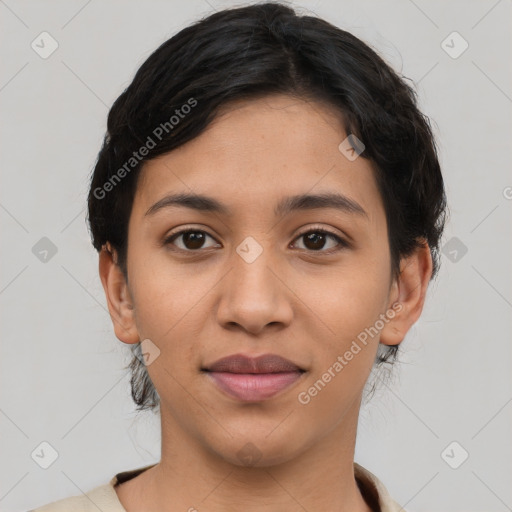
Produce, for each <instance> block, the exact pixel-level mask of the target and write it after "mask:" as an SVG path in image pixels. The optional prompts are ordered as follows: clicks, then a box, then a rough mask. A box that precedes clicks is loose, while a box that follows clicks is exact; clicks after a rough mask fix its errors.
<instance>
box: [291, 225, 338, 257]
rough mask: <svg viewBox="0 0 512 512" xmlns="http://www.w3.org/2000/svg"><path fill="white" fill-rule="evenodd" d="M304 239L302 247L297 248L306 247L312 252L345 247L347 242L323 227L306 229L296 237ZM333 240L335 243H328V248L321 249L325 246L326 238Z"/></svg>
mask: <svg viewBox="0 0 512 512" xmlns="http://www.w3.org/2000/svg"><path fill="white" fill-rule="evenodd" d="M301 238H302V239H303V240H304V243H303V245H304V247H299V249H302V248H304V249H307V250H310V251H314V252H333V251H331V250H330V249H335V250H336V247H338V249H339V248H340V247H347V246H348V244H347V243H346V242H345V241H344V240H343V239H342V238H340V237H339V236H338V235H335V234H334V233H330V232H329V231H327V230H325V229H314V230H310V231H307V232H305V233H302V234H301V235H299V236H298V237H297V240H299V239H301ZM329 239H331V240H334V241H335V242H336V243H335V244H334V245H332V244H331V245H330V246H328V247H327V249H328V250H322V249H325V248H326V244H327V243H328V240H329Z"/></svg>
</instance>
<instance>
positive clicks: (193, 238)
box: [182, 231, 205, 249]
mask: <svg viewBox="0 0 512 512" xmlns="http://www.w3.org/2000/svg"><path fill="white" fill-rule="evenodd" d="M204 235H205V234H204V233H202V232H201V231H188V232H187V233H184V234H183V235H182V236H183V243H184V244H185V246H186V247H187V249H200V248H201V246H202V245H203V243H204ZM188 242H192V246H191V247H190V246H189V244H188Z"/></svg>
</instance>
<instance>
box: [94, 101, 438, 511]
mask: <svg viewBox="0 0 512 512" xmlns="http://www.w3.org/2000/svg"><path fill="white" fill-rule="evenodd" d="M198 108H199V107H198ZM346 136H347V134H346V133H345V132H344V130H343V127H342V124H341V121H340V119H339V116H338V115H337V114H335V112H334V111H333V109H332V108H329V107H328V106H326V105H324V104H322V103H318V102H313V101H305V100H302V99H297V98H293V97H290V96H286V95H272V96H267V97H265V98H260V99H255V100H250V101H247V100H246V101H238V102H236V103H232V104H230V105H228V106H225V108H224V109H223V111H222V112H221V114H220V115H218V116H217V118H216V119H215V121H214V122H213V123H212V124H211V125H210V126H209V127H208V129H207V130H206V131H205V132H203V133H202V134H201V135H200V136H199V137H197V138H195V139H194V140H192V141H190V142H188V143H187V144H185V145H183V146H181V147H180V148H178V149H176V150H174V151H172V152H171V153H169V154H166V155H164V156H162V157H159V158H157V159H155V160H153V161H150V162H147V163H146V164H145V166H144V168H143V170H142V174H141V177H140V178H141V179H140V181H139V183H138V188H137V191H136V195H135V199H134V204H133V210H132V214H131V217H130V222H129V234H128V240H129V243H128V253H127V255H128V256H127V262H128V263H127V274H128V280H126V279H125V277H124V275H123V273H122V272H121V271H120V269H119V267H118V266H117V265H116V263H115V260H116V254H115V251H113V250H110V251H109V250H108V249H109V246H108V244H107V245H106V246H105V248H104V250H102V251H101V253H100V265H99V269H100V276H101V280H102V283H103V286H104V290H105V294H106V298H107V303H108V307H109V310H110V314H111V317H112V321H113V325H114V330H115V333H116V336H117V337H118V338H119V339H120V340H121V341H122V342H124V343H127V344H132V343H137V342H139V341H141V340H145V339H150V340H151V342H152V343H154V344H155V345H156V346H157V347H158V348H159V350H160V354H159V356H158V357H157V358H156V359H155V360H154V361H153V362H152V363H151V364H149V365H148V371H149V374H150V377H151V379H152V381H153V383H154V385H155V387H156V389H157V391H158V393H159V396H160V398H161V426H162V454H161V461H160V463H159V464H157V465H156V466H155V467H153V468H151V469H149V470H147V471H145V472H144V473H142V474H141V475H139V476H138V477H136V478H134V479H132V480H130V481H128V482H126V483H124V484H122V485H119V486H117V487H116V492H117V494H118V497H119V499H120V501H121V503H122V505H123V506H124V507H125V508H126V510H127V511H128V512H139V511H142V510H146V511H147V510H160V511H164V512H170V511H175V510H189V509H190V510H193V509H191V507H195V508H196V509H197V510H199V511H203V510H204V511H206V510H208V511H211V512H217V511H231V510H233V511H234V510H245V511H249V512H251V511H256V510H258V511H261V510H266V511H270V512H274V511H275V512H278V511H279V512H288V511H296V510H304V509H306V510H329V511H339V512H344V511H351V512H368V511H370V508H369V507H368V505H367V504H366V502H365V501H364V499H363V498H362V496H361V494H360V492H359V489H358V487H357V484H356V481H355V478H354V469H353V459H354V449H355V440H356V430H357V420H358V414H359V408H360V404H361V399H362V393H363V388H364V384H365V382H366V380H367V378H368V376H369V373H370V370H371V368H372V364H373V362H374V359H375V354H376V351H377V347H378V344H379V343H383V344H386V345H395V344H398V343H400V342H401V341H402V340H403V338H404V336H405V335H406V333H407V331H408V330H409V329H410V327H411V326H412V325H413V324H414V323H415V322H416V320H417V319H418V318H419V316H420V314H421V311H422V308H423V304H424V300H425V294H426V291H427V287H428V283H429V280H430V277H431V273H432V261H431V255H430V251H429V248H428V246H427V245H426V244H424V245H423V246H422V247H421V248H419V249H417V250H416V251H415V252H414V253H413V254H412V255H411V256H410V257H408V258H407V259H403V260H402V261H401V274H400V276H399V278H398V279H394V278H392V275H391V271H390V267H391V265H390V263H391V262H390V254H389V245H388V238H387V236H388V235H387V225H386V218H385V212H384V206H383V202H382V198H381V197H380V194H379V192H378V189H377V185H376V181H375V178H374V174H373V169H372V164H371V163H370V162H369V161H368V160H367V159H365V158H362V157H359V158H357V159H356V160H354V161H350V160H348V159H347V158H346V157H345V156H344V155H343V154H342V153H341V152H340V150H339V149H338V146H339V144H340V142H341V141H343V140H344V139H345V138H346ZM332 191H336V192H339V193H342V194H344V195H346V196H348V197H349V198H351V199H352V200H353V201H356V202H357V203H359V205H361V206H362V208H363V209H364V210H365V212H366V215H357V214H354V213H349V212H345V211H340V210H337V209H333V208H322V209H314V210H309V211H293V212H290V213H288V214H286V215H281V216H277V217H276V216H275V214H274V206H275V205H276V204H277V203H278V202H279V201H280V200H281V199H282V198H283V197H286V196H290V195H295V194H302V193H320V192H332ZM176 192H194V193H196V194H205V195H208V196H211V197H214V198H215V199H217V200H218V201H220V202H221V203H223V204H224V205H226V206H227V207H229V208H230V209H231V210H232V215H230V216H229V215H227V216H226V215H223V214H217V213H211V212H202V211H197V210H193V209H190V208H185V207H169V208H162V209H160V210H158V211H157V212H155V213H154V214H153V215H145V213H146V211H147V210H148V209H149V208H150V207H151V206H152V205H154V204H155V203H156V202H157V201H159V200H160V199H162V198H163V197H164V196H166V195H167V194H170V193H176ZM319 227H320V228H324V229H328V230H331V231H333V232H334V233H335V234H336V235H338V236H340V238H342V239H343V240H345V241H347V242H349V244H350V245H349V246H346V247H340V246H339V245H338V242H337V240H336V239H333V238H331V237H330V236H327V237H326V238H325V241H324V245H323V246H322V243H321V242H320V243H318V242H317V243H316V245H315V244H314V243H312V242H308V240H307V239H306V237H304V236H299V235H304V234H306V233H310V232H311V231H313V232H317V229H318V228H319ZM184 228H189V229H195V230H202V231H204V232H206V233H207V234H208V235H209V236H207V237H206V238H205V239H204V243H203V245H202V246H201V244H200V243H199V244H196V245H194V243H193V242H190V241H189V240H187V239H186V237H183V236H181V237H180V236H179V237H178V238H177V239H175V240H174V246H173V245H172V244H171V243H170V242H169V244H167V245H165V244H163V243H162V242H163V240H164V239H165V238H166V237H167V236H168V235H169V234H170V233H172V232H175V231H178V230H180V229H184ZM315 228H316V230H315ZM249 236H250V237H253V238H254V239H255V240H256V241H257V242H258V244H259V245H260V246H261V248H262V253H261V254H260V255H259V256H258V257H257V258H256V260H255V261H253V262H252V263H247V262H246V261H245V260H244V259H243V258H242V257H240V256H239V254H238V253H237V252H236V248H237V247H238V246H239V245H240V244H241V242H242V241H243V240H244V239H245V238H246V237H249ZM210 237H211V238H210ZM173 247H174V250H173ZM196 247H199V248H196ZM180 248H181V251H180ZM333 248H334V249H333ZM336 248H339V250H338V251H336V252H333V251H335V250H336ZM187 249H188V251H189V252H185V251H187ZM193 251H196V252H193ZM328 252H330V254H327V253H328ZM393 304H395V305H396V304H399V305H400V306H401V309H400V311H399V312H398V313H396V314H395V315H394V318H392V319H390V320H388V321H387V322H386V323H385V325H384V327H383V328H382V329H381V330H380V332H379V334H378V335H377V336H374V337H373V338H370V340H369V342H368V344H367V345H366V346H365V347H364V348H363V349H362V350H361V351H360V352H359V353H358V354H357V355H355V356H354V357H353V359H352V360H351V361H350V362H348V364H347V365H346V366H345V367H344V368H343V370H342V371H341V372H339V373H338V374H336V377H334V378H332V379H331V381H330V382H329V383H328V384H327V385H326V386H325V387H324V388H323V389H322V390H321V392H319V393H318V394H317V395H316V396H314V397H312V398H311V401H310V402H309V403H308V404H307V405H303V404H301V403H300V402H299V401H298V394H299V393H300V392H302V391H307V390H308V388H310V387H311V386H312V385H313V384H314V383H315V381H317V380H318V379H319V378H321V376H322V374H324V373H325V372H326V371H327V369H328V368H329V367H332V365H333V363H334V362H335V361H336V360H337V357H338V356H339V355H343V354H344V353H345V352H346V350H348V349H349V347H350V345H351V343H352V341H353V340H355V339H356V338H357V335H358V334H359V333H361V332H362V331H364V329H365V328H368V327H370V326H373V325H375V322H376V320H377V319H378V318H379V315H380V314H386V311H389V310H390V308H391V307H392V305H393ZM235 353H244V354H250V355H253V356H256V355H260V354H266V353H272V354H278V355H280V356H282V357H285V358H287V359H289V360H291V361H293V362H294V363H295V364H297V365H298V366H300V367H301V368H303V369H305V370H306V372H305V373H304V374H303V375H302V377H301V378H300V380H299V381H297V382H295V383H294V384H293V385H292V386H291V387H289V388H287V389H286V390H284V391H282V392H281V393H279V394H278V395H276V396H274V397H273V398H271V399H268V400H265V401H261V402H257V403H242V402H240V401H237V400H235V399H233V398H230V397H228V396H227V395H225V394H224V393H223V392H221V391H220V390H219V389H218V388H217V387H216V386H214V385H213V384H212V383H211V382H210V380H209V379H208V377H207V375H205V374H204V373H203V372H201V367H204V366H205V365H206V364H211V363H212V362H214V361H216V360H217V359H219V358H221V357H225V356H227V355H231V354H235ZM249 442H250V443H252V444H253V445H254V447H255V448H254V449H253V451H255V453H256V454H257V455H256V456H255V459H254V461H253V463H252V465H245V464H244V462H243V460H241V459H240V457H239V456H238V455H237V454H238V452H239V451H240V450H241V449H242V448H243V447H244V446H246V444H247V443H249ZM302 507H303V508H302Z"/></svg>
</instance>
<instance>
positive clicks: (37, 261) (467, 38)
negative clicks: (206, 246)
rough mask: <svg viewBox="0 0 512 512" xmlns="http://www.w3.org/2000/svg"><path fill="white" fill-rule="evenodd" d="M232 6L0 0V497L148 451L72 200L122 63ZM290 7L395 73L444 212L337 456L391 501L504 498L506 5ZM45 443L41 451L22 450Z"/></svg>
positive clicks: (18, 505) (6, 502) (123, 466)
mask: <svg viewBox="0 0 512 512" xmlns="http://www.w3.org/2000/svg"><path fill="white" fill-rule="evenodd" d="M231 5H234V4H233V3H230V2H222V1H215V0H208V2H206V1H204V0H193V1H186V2H185V1H182V2H178V1H162V0H160V1H156V0H151V1H144V2H142V1H138V2H137V1H134V0H129V1H128V0H122V1H121V0H103V1H99V0H89V1H86V0H73V1H70V0H67V1H64V0H58V1H57V0H55V1H52V2H40V1H35V0H33V1H14V0H5V1H3V0H2V1H0V20H1V21H0V23H1V25H0V27H1V28H0V34H1V44H0V54H1V62H2V65H1V77H0V106H1V147H2V151H1V165H0V172H1V189H0V227H1V233H2V238H1V240H2V247H1V267H0V307H1V357H0V365H1V366H0V369H1V371H0V379H1V381H0V382H1V388H0V393H1V394H0V432H1V435H0V450H1V455H0V510H1V511H13V512H21V511H26V510H28V509H30V508H33V507H36V506H40V505H42V504H44V503H48V502H50V501H54V500H57V499H60V498H64V497H67V496H71V495H75V494H81V493H82V492H86V491H88V490H90V489H91V488H93V487H95V486H97V485H100V484H103V483H106V482H108V481H109V480H110V479H111V478H112V477H113V476H114V474H115V473H116V472H119V471H124V470H128V469H132V468H136V467H140V466H143V465H147V464H151V463H153V462H157V461H158V460H159V455H160V453H159V450H160V435H159V422H158V418H157V417H155V416H154V415H152V414H151V413H145V414H139V415H137V414H136V413H135V412H134V409H135V407H134V404H133V403H132V401H131V397H130V389H129V373H128V370H125V369H124V368H123V367H124V366H125V365H126V364H127V363H128V361H129V349H128V347H126V346H125V345H123V344H122V343H121V342H119V341H118V340H117V339H116V338H115V336H114V334H113V330H112V327H111V322H110V318H109V316H108V313H107V310H106V304H105V299H104V295H103V290H102V288H101V283H100V280H99V278H98V275H97V253H96V252H95V251H94V249H93V248H92V245H91V244H90V240H89V235H88V232H87V228H86V224H85V209H84V208H85V197H86V193H87V185H88V179H89V175H90V172H91V170H92V167H93V165H94V162H95V158H96V155H97V153H98V151H99V149H100V144H101V141H102V137H103V135H104V131H105V126H106V116H107V113H108V109H109V107H110V106H111V104H112V102H113V101H114V100H115V99H116V98H117V96H118V95H119V94H120V93H121V92H122V91H123V90H124V88H125V87H126V86H127V85H128V84H129V83H130V81H131V79H132V78H133V75H134V73H135V71H136V70H137V69H138V67H139V66H140V64H141V63H142V62H143V61H144V60H145V59H146V58H147V57H148V56H149V54H150V53H151V52H152V51H153V50H154V49H156V47H157V46H159V45H160V44H161V43H162V42H163V41H164V40H166V39H168V38H169V37H170V36H172V35H174V34H175V33H176V32H177V31H178V30H180V29H181V28H183V27H185V26H186V25H188V24H190V23H191V22H193V21H195V20H196V19H197V18H199V17H202V16H205V15H207V14H209V13H211V12H213V10H218V9H221V8H224V7H228V6H231ZM293 5H294V6H298V7H301V9H302V12H307V11H308V10H309V11H311V12H313V13H316V14H318V15H319V16H321V17H323V18H325V19H327V20H328V21H330V22H332V23H334V24H336V25H338V26H339V27H341V28H344V29H346V30H349V31H351V32H352V33H354V34H355V35H356V36H358V37H360V38H362V39H363V40H364V41H366V42H367V43H369V44H370V45H371V46H372V47H373V48H375V49H376V50H377V51H378V52H379V53H380V54H381V55H382V56H383V57H384V58H385V59H386V60H387V62H389V63H390V64H391V65H392V66H393V67H394V68H395V69H397V70H398V71H400V72H401V73H402V74H403V75H404V76H406V77H408V78H409V79H411V80H412V81H414V83H415V87H416V90H417V92H418V95H419V100H420V106H421V108H422V110H423V111H424V112H425V113H426V114H427V115H428V116H429V117H430V118H431V119H432V123H433V126H434V131H435V135H436V137H437V139H438V143H439V151H440V158H441V163H442V168H443V173H444V177H445V182H446V188H447V194H448V200H449V205H450V209H451V218H450V221H449V223H448V225H447V228H446V233H445V236H444V239H443V244H444V249H443V251H444V252H443V255H442V268H441V272H440V274H439V277H438V279H437V280H436V281H435V282H433V283H431V286H430V290H429V294H428V299H427V304H426V306H425V309H424V312H423V315H422V317H421V319H420V320H419V321H418V322H417V323H416V324H415V326H414V327H413V329H412V330H411V331H410V333H409V334H408V335H407V338H406V340H405V341H404V343H403V344H402V356H401V360H402V363H401V364H398V365H396V366H395V369H394V378H393V379H392V380H391V381H389V383H388V384H386V385H382V386H381V389H380V391H379V392H378V393H377V394H376V395H375V397H374V398H373V399H372V401H371V402H370V403H369V404H368V405H367V406H365V407H364V409H363V410H362V411H361V418H360V424H359V431H358V440H357V447H356V457H355V459H356V461H357V462H359V463H360V464H362V465H363V466H365V467H367V468H368V469H369V470H370V471H372V472H374V473H375V474H376V475H377V476H378V477H379V478H380V479H381V480H382V481H383V482H384V484H385V485H386V486H387V488H388V490H389V491H390V493H391V495H392V496H393V497H394V498H395V499H396V500H397V501H398V502H399V503H400V504H401V505H403V506H405V507H406V509H407V510H408V511H410V512H427V511H428V512H436V511H440V512H441V511H451V512H477V511H478V512H483V511H485V512H502V511H506V510H512V491H511V486H510V482H511V481H512V479H511V477H512V457H511V455H512V453H511V439H512V436H510V433H511V432H512V428H511V427H512V421H511V419H512V386H511V378H510V376H511V366H512V357H511V336H510V332H511V321H510V320H511V310H512V286H511V284H512V279H511V261H512V258H511V256H512V254H511V252H512V251H511V246H512V242H511V233H512V230H511V210H512V200H511V198H512V188H511V187H512V175H511V172H510V164H511V155H510V141H511V140H512V139H511V135H512V134H511V131H512V130H511V125H512V116H511V110H512V109H511V107H512V88H511V63H512V55H511V53H512V44H511V26H510V22H511V19H512V17H511V10H512V9H511V2H510V0H501V1H496V0H481V1H467V0H464V1H462V0H458V1H451V2H446V1H440V0H439V1H430V2H427V1H425V0H415V1H412V0H394V1H382V0H381V1H378V0H374V1H355V0H354V1H352V0H351V1H349V0H346V1H335V0H323V1H322V0H319V1H302V2H293ZM42 32H47V34H44V35H41V33H42ZM454 32H457V34H454ZM41 39H43V40H44V43H41ZM56 44H58V47H57V48H56V50H55V51H54V52H53V53H52V54H51V55H49V56H48V55H46V54H45V52H50V51H51V50H52V49H53V48H52V45H53V46H55V45H56ZM466 45H467V48H466ZM43 57H45V58H43ZM45 251H46V252H45ZM41 443H48V444H41ZM53 450H54V451H55V457H56V460H54V461H53V463H52V464H51V465H50V466H49V467H48V468H47V469H44V468H42V467H41V461H39V460H38V458H37V454H38V453H42V452H44V453H45V454H46V455H45V456H46V457H51V456H52V454H54V451H53ZM466 454H467V455H466ZM466 456H467V459H466V460H464V458H465V457H466ZM55 457H54V458H55ZM48 460H49V459H48ZM461 461H463V462H461ZM452 466H458V467H457V468H454V467H452ZM311 512H312V511H311Z"/></svg>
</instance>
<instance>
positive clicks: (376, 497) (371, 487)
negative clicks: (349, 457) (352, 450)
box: [354, 462, 407, 512]
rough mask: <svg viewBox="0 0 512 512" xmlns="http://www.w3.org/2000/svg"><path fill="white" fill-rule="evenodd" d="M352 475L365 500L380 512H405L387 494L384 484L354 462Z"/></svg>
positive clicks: (405, 511)
mask: <svg viewBox="0 0 512 512" xmlns="http://www.w3.org/2000/svg"><path fill="white" fill-rule="evenodd" d="M354 474H355V477H356V481H357V483H358V485H359V488H360V489H361V492H362V494H363V496H364V498H365V500H366V501H367V502H368V503H370V504H371V505H372V508H375V509H376V510H380V512H407V510H405V509H404V508H403V507H401V506H400V505H399V504H398V503H397V502H396V501H395V500H394V499H393V498H392V497H391V496H390V494H389V492H388V490H387V489H386V487H385V486H384V484H383V483H382V482H381V481H380V480H379V479H378V478H377V477H376V476H375V475H374V474H373V473H372V472H371V471H369V470H368V469H366V468H364V467H363V466H361V465H360V464H358V463H357V462H354Z"/></svg>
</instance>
